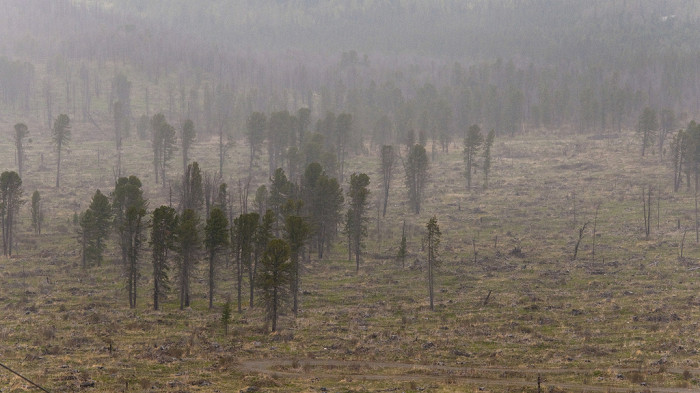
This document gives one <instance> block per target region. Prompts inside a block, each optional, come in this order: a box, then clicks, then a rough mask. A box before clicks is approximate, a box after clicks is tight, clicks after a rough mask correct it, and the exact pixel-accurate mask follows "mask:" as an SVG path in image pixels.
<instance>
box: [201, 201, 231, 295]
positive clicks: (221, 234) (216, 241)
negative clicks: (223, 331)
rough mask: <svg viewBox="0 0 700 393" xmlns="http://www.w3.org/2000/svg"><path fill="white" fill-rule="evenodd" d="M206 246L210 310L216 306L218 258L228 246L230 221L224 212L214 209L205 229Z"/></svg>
mask: <svg viewBox="0 0 700 393" xmlns="http://www.w3.org/2000/svg"><path fill="white" fill-rule="evenodd" d="M204 233H205V238H204V245H205V246H206V249H207V252H208V253H209V309H211V308H212V307H213V305H214V303H213V302H214V282H215V280H214V277H215V274H216V269H215V262H216V256H217V254H218V253H219V252H221V249H222V248H223V247H225V246H227V245H228V219H227V218H226V213H224V211H223V210H221V209H219V208H218V207H215V208H214V209H212V211H211V214H210V215H209V218H208V219H207V224H206V226H205V228H204Z"/></svg>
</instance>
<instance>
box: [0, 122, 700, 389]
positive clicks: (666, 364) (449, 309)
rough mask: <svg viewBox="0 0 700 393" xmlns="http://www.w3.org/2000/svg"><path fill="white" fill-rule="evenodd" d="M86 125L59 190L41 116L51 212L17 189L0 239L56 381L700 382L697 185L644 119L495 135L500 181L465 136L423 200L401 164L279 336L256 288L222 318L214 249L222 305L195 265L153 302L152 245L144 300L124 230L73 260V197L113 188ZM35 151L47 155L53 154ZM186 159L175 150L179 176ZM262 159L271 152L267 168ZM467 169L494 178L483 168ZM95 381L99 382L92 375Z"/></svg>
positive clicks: (30, 362) (21, 318)
mask: <svg viewBox="0 0 700 393" xmlns="http://www.w3.org/2000/svg"><path fill="white" fill-rule="evenodd" d="M3 127H4V129H11V124H4V125H3ZM81 127H82V126H81V125H77V126H76V127H75V129H74V138H73V143H72V144H71V151H70V154H67V155H66V156H65V161H64V164H63V165H64V166H63V168H64V169H63V170H64V172H63V173H64V175H63V179H62V187H61V189H60V190H56V189H55V188H53V187H52V186H53V184H54V180H55V178H54V176H55V162H54V160H55V157H54V152H53V150H52V149H51V147H50V144H49V135H48V134H47V133H45V134H41V132H39V131H37V132H33V134H32V137H33V141H32V144H31V145H30V150H29V152H28V154H29V159H28V170H27V171H26V174H25V176H24V179H23V180H24V189H25V195H26V196H27V199H28V198H29V196H30V195H31V193H32V192H33V191H34V189H38V190H39V191H40V192H41V194H42V196H43V198H44V210H45V213H46V217H47V223H46V226H45V230H44V233H42V234H41V235H40V236H38V235H34V234H33V233H32V232H31V228H30V227H29V210H28V207H26V206H25V207H24V208H23V209H22V213H21V216H22V220H21V222H20V224H19V226H18V235H17V236H18V247H17V252H16V255H14V256H13V257H12V258H10V259H6V258H5V259H0V362H2V363H4V364H6V365H7V366H10V367H12V368H14V369H15V370H17V371H19V372H21V373H23V374H24V375H25V376H27V377H29V378H30V379H32V380H34V381H36V382H38V383H40V384H41V385H43V386H44V387H46V388H47V389H49V390H50V391H52V392H60V391H82V390H86V391H104V392H114V391H145V390H153V391H179V392H189V391H192V392H195V391H202V392H209V391H211V392H214V391H220V392H232V391H239V390H242V389H244V390H247V391H254V390H252V388H251V387H254V388H257V389H258V391H277V392H288V391H299V392H306V391H321V388H325V389H327V391H334V392H335V391H340V392H365V391H372V392H374V391H408V392H416V391H431V392H448V391H479V390H481V389H480V388H482V389H483V391H492V392H510V391H513V392H522V391H525V392H536V391H537V384H536V381H537V374H541V375H542V376H543V380H544V381H543V391H551V392H558V391H562V392H563V391H572V390H574V391H581V390H582V391H625V392H627V391H640V390H641V391H644V390H648V391H681V389H692V388H695V389H697V388H698V378H699V377H698V375H699V374H700V365H699V364H698V359H700V357H698V352H697V351H698V348H700V345H699V340H700V337H699V336H698V331H699V330H698V323H699V322H700V296H699V295H698V287H699V286H700V285H699V284H700V283H699V282H698V281H699V280H698V278H699V275H700V264H699V263H698V258H699V257H700V247H698V244H697V243H696V242H695V229H694V225H693V214H694V210H693V208H694V198H693V197H694V195H693V194H692V193H691V192H689V191H686V190H685V188H684V189H683V191H682V192H679V193H673V190H672V175H671V173H672V172H671V169H670V168H669V166H668V165H667V164H666V162H665V161H664V160H661V159H660V158H659V156H658V155H649V156H647V157H644V158H642V157H640V149H639V143H638V140H637V139H636V138H635V135H633V134H623V135H621V136H617V137H614V138H613V137H610V138H589V137H587V136H571V135H568V136H561V135H554V134H550V133H546V132H541V133H530V134H525V135H522V136H518V137H516V138H512V139H511V138H507V137H502V138H500V139H499V138H497V139H496V143H495V146H494V149H493V157H494V164H493V168H492V175H491V178H490V180H489V184H490V187H489V189H488V190H482V189H480V188H479V187H476V188H474V189H473V190H471V191H469V190H467V189H466V187H465V184H466V182H465V180H464V178H463V175H462V172H463V169H462V168H463V164H462V158H461V154H460V150H461V149H459V148H458V147H457V146H455V147H453V148H451V150H450V153H449V154H440V155H439V156H438V158H437V160H436V161H435V162H432V163H431V165H432V167H431V179H432V180H431V183H430V185H429V188H428V192H427V195H426V200H425V201H424V204H423V212H422V213H421V214H420V215H419V216H416V215H413V214H410V213H409V208H408V206H407V203H406V202H407V199H406V196H405V190H404V187H403V174H402V168H398V170H397V171H396V176H395V180H394V183H393V184H394V186H393V187H392V191H391V195H390V207H389V210H388V212H387V216H386V219H384V220H381V222H379V223H377V222H376V220H375V218H376V217H377V215H378V214H377V208H376V207H373V208H372V213H371V217H372V221H371V222H370V230H369V239H368V240H367V247H366V255H365V256H364V258H363V262H362V265H361V267H360V272H359V273H357V274H356V273H355V270H354V262H350V261H347V260H346V259H347V254H346V251H345V250H346V245H344V244H342V243H340V244H338V245H337V246H336V247H335V249H334V250H333V252H332V253H331V255H330V256H329V258H328V259H327V260H316V258H312V261H311V263H309V264H307V265H305V266H304V275H303V278H302V290H303V294H302V298H301V299H302V303H301V305H302V307H301V309H302V310H301V312H300V314H299V317H298V318H296V319H294V318H293V317H292V316H291V315H290V314H287V315H286V316H284V317H283V318H282V320H281V330H280V332H278V333H276V334H269V333H268V332H267V327H266V326H265V324H264V320H263V317H262V313H261V311H260V310H259V309H258V308H253V309H248V308H246V309H244V311H243V313H242V314H235V315H234V318H233V322H232V327H231V329H230V331H229V334H228V335H224V332H223V329H222V327H221V323H220V316H221V314H220V308H221V305H222V304H223V302H225V299H226V298H227V297H228V296H233V295H234V292H235V287H234V278H233V277H234V273H233V268H232V267H231V266H229V267H226V266H224V265H223V264H222V265H221V266H220V270H219V271H220V274H219V276H220V277H221V280H222V282H221V284H220V285H219V286H218V288H217V292H216V295H215V304H216V305H217V307H216V309H215V310H214V311H209V310H208V309H207V299H206V274H205V265H204V263H201V264H200V265H199V268H200V269H201V272H199V273H198V275H197V277H196V279H195V283H194V287H193V294H194V302H193V305H192V307H191V308H189V309H186V310H184V311H179V310H178V309H177V305H178V304H177V301H176V295H175V294H174V293H171V294H170V296H169V299H168V301H166V302H165V305H164V309H163V310H162V311H158V312H156V311H152V310H151V301H150V280H149V277H148V276H149V273H150V268H149V266H150V265H149V259H148V257H147V254H148V253H147V252H145V253H144V258H143V260H142V275H143V277H142V280H141V282H140V285H139V291H140V293H139V299H138V302H139V305H138V307H137V309H135V310H130V309H129V308H128V302H127V294H126V291H125V282H124V278H123V277H122V273H123V271H122V267H121V266H120V265H119V262H118V261H117V259H118V258H117V250H116V247H114V245H113V244H112V245H110V248H109V249H108V256H107V258H106V259H107V263H105V264H104V265H103V266H101V267H95V268H91V269H89V270H82V269H81V268H80V254H79V247H78V243H77V240H76V236H75V232H76V227H75V226H74V224H73V222H72V219H73V215H74V214H75V213H76V212H80V211H82V210H84V209H85V208H86V207H87V205H88V204H89V200H90V197H91V195H92V194H93V193H94V191H95V189H97V188H100V189H101V190H102V191H103V192H108V191H111V190H112V188H113V182H114V178H113V175H112V166H113V164H114V161H115V160H114V152H113V147H112V145H111V144H110V143H109V142H102V141H100V140H103V139H106V137H104V138H103V137H101V136H99V135H91V134H89V132H90V131H89V130H88V129H86V128H81ZM32 129H33V127H32V125H31V124H30V130H32ZM127 145H128V147H127V148H126V149H125V151H126V153H125V159H124V162H125V165H124V171H125V172H126V173H127V174H132V173H133V174H136V175H138V176H139V177H140V178H141V179H142V181H143V183H144V188H145V196H146V197H147V198H148V199H149V200H150V205H149V206H150V208H151V209H153V208H155V207H157V206H159V205H160V204H162V203H165V202H166V201H167V199H168V190H167V189H163V188H162V187H160V186H155V185H153V184H152V183H153V174H152V173H151V164H150V163H151V160H150V154H151V153H150V150H149V147H148V143H145V144H139V142H138V141H136V140H131V141H129V142H128V143H127ZM40 151H44V152H45V153H44V165H45V167H46V170H39V163H40V156H39V154H40V153H39V152H40ZM0 157H3V158H2V161H1V162H0V164H2V166H3V168H4V169H15V166H14V161H13V160H12V157H13V146H12V145H11V143H10V142H9V139H7V138H6V139H3V143H2V144H0ZM98 157H99V158H98ZM191 157H192V158H193V159H195V160H197V161H199V162H200V165H201V166H202V167H203V169H204V170H210V171H212V172H213V171H214V170H215V169H216V168H218V161H217V160H218V157H217V155H216V141H214V140H213V139H212V140H211V141H208V140H200V141H198V143H197V144H196V145H195V147H194V149H193V152H192V153H191ZM247 159H248V156H247V147H246V146H245V145H244V144H243V143H240V142H239V143H238V144H237V145H235V146H233V147H232V149H231V150H230V151H229V157H228V159H227V163H226V166H227V168H229V169H228V171H227V176H226V180H227V181H229V183H230V184H232V185H234V189H235V185H236V184H237V181H238V180H239V179H241V178H243V176H244V173H243V170H242V169H241V170H237V169H235V168H247V165H246V163H247ZM180 166H181V163H180V161H179V160H178V159H177V158H176V159H175V160H174V161H173V165H172V167H173V169H172V170H171V172H172V176H171V178H175V176H179V171H178V169H177V168H180ZM265 167H266V166H265V165H264V163H263V161H262V160H261V161H260V162H259V166H258V167H257V170H256V175H255V181H254V182H257V183H255V184H254V186H255V187H257V185H259V184H261V183H262V182H264V181H265V179H266V176H265V173H264V170H263V168H265ZM378 169H379V168H378V158H377V155H376V154H375V155H374V156H372V157H354V158H352V159H351V162H350V163H349V173H350V172H353V171H357V172H366V173H367V174H368V175H369V176H370V179H371V181H372V183H371V187H372V191H373V194H372V200H373V201H377V199H378V198H377V197H378V195H379V194H380V192H379V187H380V183H381V182H380V178H379V171H378ZM475 179H476V182H475V183H476V184H477V185H479V186H480V184H481V175H480V174H479V175H478V176H477V177H476V178H475ZM647 186H652V187H653V209H652V225H651V235H650V237H649V238H648V239H647V238H646V237H645V234H644V230H643V215H642V192H643V191H642V189H643V187H647ZM251 194H254V189H253V191H251ZM657 198H659V200H658V203H657ZM27 206H28V205H27ZM596 207H598V214H597V220H596V219H595V212H596ZM432 215H435V216H437V218H438V222H439V225H440V228H441V230H442V233H443V239H442V253H441V260H442V264H441V266H440V268H439V269H438V273H437V277H436V290H437V293H436V302H437V303H436V310H435V311H434V312H431V311H430V310H429V308H428V296H427V284H426V272H425V270H424V268H425V266H424V264H423V263H424V253H423V252H421V250H420V248H421V236H422V234H423V229H424V227H425V224H426V222H427V221H428V218H429V217H431V216H432ZM404 220H405V221H406V223H407V228H408V244H409V252H410V255H409V258H408V259H407V263H406V266H405V267H404V268H402V267H401V266H400V264H399V263H398V262H396V261H395V260H394V258H393V256H394V255H395V254H396V251H397V248H398V245H399V240H400V236H401V227H402V223H403V221H404ZM594 221H595V228H596V237H595V259H594V256H593V252H592V251H593V244H594V243H593V242H594V240H593V236H592V233H593V226H594ZM584 223H588V225H587V226H586V230H585V231H584V234H583V237H582V241H581V246H580V248H579V251H578V256H577V259H576V260H573V259H572V256H573V250H574V245H575V243H576V241H577V239H578V234H579V229H580V228H581V227H582V226H583V225H584ZM679 225H680V228H679ZM686 231H687V233H686V235H685V242H684V251H683V255H684V258H682V259H681V258H679V251H680V245H681V241H682V239H683V238H684V233H685V232H686ZM474 250H476V255H475V253H474ZM244 293H245V290H244ZM246 300H247V299H244V304H247V301H246ZM281 360H283V361H281ZM253 361H259V362H258V363H255V362H253ZM265 361H266V362H265ZM336 361H343V362H336ZM261 362H262V363H261ZM87 382H90V384H91V383H92V382H94V386H91V387H81V384H83V383H87ZM3 386H4V387H3ZM664 389H667V390H664ZM22 391H30V387H29V385H28V384H27V383H26V382H25V381H23V380H21V379H19V378H18V377H15V376H13V375H11V374H10V373H8V372H5V371H3V370H0V392H22Z"/></svg>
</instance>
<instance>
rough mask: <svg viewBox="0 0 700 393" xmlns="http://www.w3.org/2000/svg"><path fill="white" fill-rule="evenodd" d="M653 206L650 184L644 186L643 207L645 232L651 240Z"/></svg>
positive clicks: (646, 237) (646, 236)
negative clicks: (647, 186)
mask: <svg viewBox="0 0 700 393" xmlns="http://www.w3.org/2000/svg"><path fill="white" fill-rule="evenodd" d="M651 206H652V205H651V186H649V188H648V189H647V190H645V188H644V187H643V188H642V207H643V213H644V234H645V239H647V240H649V235H650V234H651ZM696 221H697V220H696Z"/></svg>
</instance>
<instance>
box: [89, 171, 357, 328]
mask: <svg viewBox="0 0 700 393" xmlns="http://www.w3.org/2000/svg"><path fill="white" fill-rule="evenodd" d="M368 186H369V177H368V176H367V175H366V174H353V175H352V176H351V180H350V186H349V191H348V196H349V198H350V200H351V204H350V209H349V211H348V213H347V215H346V216H345V221H344V223H345V233H347V235H348V237H349V238H351V239H352V240H353V241H352V245H351V250H352V252H354V253H355V255H356V260H357V263H358V268H359V260H360V252H361V249H362V244H363V239H364V238H365V237H366V234H367V228H366V221H367V219H366V217H365V215H366V210H367V201H368V195H369V189H368ZM180 188H181V192H180V200H179V204H178V206H177V207H173V206H165V205H164V206H160V207H158V208H156V209H154V210H153V211H151V212H150V213H149V212H148V211H147V210H148V201H146V200H145V199H144V197H143V190H142V184H141V181H140V180H139V179H138V177H136V176H130V177H128V178H127V177H121V178H119V179H118V180H117V182H116V184H115V187H114V190H113V191H112V192H111V193H110V194H109V196H107V195H105V194H103V193H102V192H101V191H100V190H97V191H96V192H95V194H94V195H93V197H92V201H91V203H90V205H89V207H88V209H86V210H85V211H84V212H82V213H81V215H80V217H79V224H80V229H79V235H80V236H79V241H80V244H81V248H82V266H83V268H89V267H91V266H98V265H100V264H101V263H102V261H103V258H104V257H103V255H104V252H105V249H106V246H107V242H108V239H109V238H110V233H113V234H114V236H113V238H115V239H116V243H117V245H118V248H119V251H120V255H121V259H120V263H121V265H122V266H123V268H124V270H125V273H126V288H127V291H128V294H129V306H130V307H132V308H133V307H136V305H137V299H138V296H137V295H138V293H137V289H138V282H139V280H140V278H141V275H142V270H143V269H142V267H141V264H142V261H143V260H144V259H146V258H145V254H146V253H148V252H150V255H151V258H150V259H151V262H152V277H151V281H152V285H153V307H154V308H155V309H158V308H159V307H160V304H161V301H162V299H163V297H164V296H165V294H166V293H168V291H169V289H170V285H171V280H170V278H171V277H170V274H169V273H170V271H172V270H174V271H175V277H176V279H175V280H174V281H173V282H174V284H175V286H176V287H177V293H178V299H179V303H180V304H179V306H180V308H181V309H182V308H184V307H188V306H189V305H190V299H191V292H190V282H191V280H192V276H193V274H194V272H195V270H196V269H197V267H196V265H197V263H198V262H199V261H200V260H202V259H206V261H207V263H208V268H207V272H208V298H209V307H210V308H211V307H212V306H213V299H214V293H215V291H214V289H215V286H216V285H217V282H218V281H220V278H219V277H220V275H218V274H217V271H218V269H220V268H221V267H220V265H221V264H222V262H223V261H226V266H227V267H232V270H233V272H235V277H236V288H237V306H238V310H239V312H240V311H242V302H243V298H244V294H243V288H244V286H245V285H246V282H245V281H246V280H245V278H246V277H245V276H246V275H247V286H248V289H249V296H248V297H249V306H250V307H251V308H252V307H254V305H255V298H256V294H259V299H260V300H261V303H262V304H263V305H264V307H265V310H266V311H267V315H268V317H269V320H270V321H271V322H272V327H273V329H274V328H276V319H277V315H278V314H279V312H280V307H281V306H282V305H283V304H284V303H286V302H287V301H289V302H290V303H292V305H293V306H292V309H293V311H294V313H295V314H296V313H297V311H298V308H299V301H298V294H299V287H300V283H301V279H300V276H301V273H302V269H301V263H302V261H303V259H304V258H306V259H308V258H310V253H311V252H312V250H316V252H317V253H318V255H319V258H322V256H323V252H324V250H327V249H329V248H330V245H331V242H332V241H333V240H334V239H335V237H336V236H337V234H338V227H339V226H341V224H342V223H343V217H344V216H343V214H342V210H343V207H344V197H343V191H342V188H341V187H340V184H339V182H338V181H337V179H335V178H333V177H329V176H328V175H327V174H326V173H325V171H324V170H323V168H322V167H321V165H320V164H318V163H312V164H310V165H308V166H307V168H306V170H305V171H304V174H303V175H302V176H301V179H300V181H299V182H297V183H294V182H291V181H290V180H288V179H287V177H286V175H285V172H284V170H283V169H281V168H278V169H277V170H276V171H275V173H274V175H273V176H272V177H271V178H270V184H269V191H268V187H267V186H261V187H260V188H259V189H258V192H257V193H256V200H255V204H256V209H255V211H250V212H248V211H241V213H240V214H239V215H238V216H237V217H235V218H234V215H233V204H232V203H231V195H230V193H229V192H228V190H227V185H226V183H221V184H220V185H219V193H218V194H217V195H216V197H215V198H214V199H213V201H212V206H211V208H210V209H207V210H206V211H205V209H204V194H205V192H204V184H203V181H202V174H201V171H200V169H199V165H198V164H197V163H196V162H194V163H192V164H189V165H188V166H187V169H186V171H185V174H184V176H183V179H182V185H181V187H180ZM147 238H148V239H147ZM147 244H148V245H150V250H148V249H147V247H146V245H147ZM231 259H232V260H233V266H231V264H230V262H231ZM288 295H289V296H288Z"/></svg>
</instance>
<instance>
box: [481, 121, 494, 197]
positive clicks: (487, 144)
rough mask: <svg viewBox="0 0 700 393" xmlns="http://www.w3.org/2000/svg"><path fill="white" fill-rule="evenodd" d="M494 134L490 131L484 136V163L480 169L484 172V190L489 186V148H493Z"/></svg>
mask: <svg viewBox="0 0 700 393" xmlns="http://www.w3.org/2000/svg"><path fill="white" fill-rule="evenodd" d="M495 135H496V132H495V131H494V130H493V129H491V131H489V133H488V135H487V136H486V142H485V143H484V163H483V165H482V167H483V168H482V169H483V170H484V189H487V188H488V186H489V172H491V147H492V146H493V140H494V138H495Z"/></svg>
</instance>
